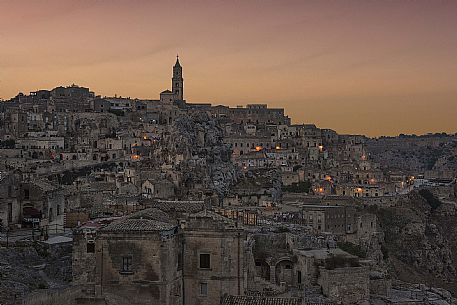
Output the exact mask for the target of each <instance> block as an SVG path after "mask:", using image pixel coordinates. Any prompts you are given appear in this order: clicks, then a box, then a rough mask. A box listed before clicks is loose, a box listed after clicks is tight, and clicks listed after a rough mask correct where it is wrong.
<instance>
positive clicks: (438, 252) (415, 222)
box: [366, 192, 457, 295]
mask: <svg viewBox="0 0 457 305" xmlns="http://www.w3.org/2000/svg"><path fill="white" fill-rule="evenodd" d="M426 198H427V196H424V194H423V193H421V194H420V193H418V192H412V193H410V194H409V195H408V196H405V197H404V198H403V199H402V200H400V202H399V203H398V204H397V205H396V206H394V207H380V206H369V207H366V209H367V210H368V211H369V212H371V213H374V214H376V215H377V216H378V218H379V222H380V226H381V229H382V231H383V232H384V236H385V238H384V244H383V254H384V260H385V262H386V263H387V266H388V269H389V273H390V275H391V276H392V277H393V278H394V279H399V280H401V281H405V282H412V283H426V284H427V285H429V286H434V287H441V288H445V289H447V290H449V291H451V292H452V293H453V294H454V295H456V294H457V225H456V224H457V205H456V203H454V202H440V204H438V205H436V203H435V202H433V201H431V200H430V198H427V199H426ZM435 199H436V198H435Z"/></svg>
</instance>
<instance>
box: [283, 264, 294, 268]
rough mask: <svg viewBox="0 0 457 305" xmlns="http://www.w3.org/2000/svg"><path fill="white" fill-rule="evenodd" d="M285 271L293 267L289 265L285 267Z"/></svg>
mask: <svg viewBox="0 0 457 305" xmlns="http://www.w3.org/2000/svg"><path fill="white" fill-rule="evenodd" d="M284 269H292V266H291V265H289V264H287V265H286V266H285V267H284Z"/></svg>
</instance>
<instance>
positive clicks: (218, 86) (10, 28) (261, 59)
mask: <svg viewBox="0 0 457 305" xmlns="http://www.w3.org/2000/svg"><path fill="white" fill-rule="evenodd" d="M456 29H457V1H450V0H449V1H425V0H421V1H419V0H417V1H406V0H405V1H363V0H358V1H355V0H354V1H351V0H349V1H331V0H328V1H326V0H324V1H302V0H297V1H292V0H287V1H272V0H264V1H261V0H248V1H221V0H212V1H210V0H206V1H200V0H195V1H146V0H144V1H143V0H136V1H127V0H124V1H117V0H115V1H68V0H60V1H57V0H37V1H22V0H19V1H7V0H0V98H1V99H4V100H6V99H9V98H11V97H14V96H15V95H17V94H18V92H23V93H26V94H28V93H29V92H30V91H36V90H39V89H52V88H54V87H57V86H61V85H63V86H68V85H71V84H77V85H80V86H84V87H89V88H90V89H91V90H92V91H94V92H95V93H96V94H98V95H102V96H114V95H115V94H117V95H118V96H119V95H120V96H125V97H132V98H146V99H158V97H159V93H160V92H161V91H163V90H165V89H170V87H171V68H172V66H173V64H174V62H175V60H176V54H177V53H178V54H179V56H180V62H181V64H182V66H183V74H184V95H185V99H186V100H187V101H188V102H190V103H212V104H224V105H228V106H237V105H245V104H251V103H263V104H268V105H269V107H282V108H285V112H286V114H287V115H289V116H290V117H291V118H292V121H293V122H294V123H297V124H298V123H313V124H316V125H318V126H319V127H321V128H331V129H334V130H336V131H337V132H339V133H353V134H366V135H369V136H379V135H398V134H399V133H407V134H412V133H415V134H424V133H428V132H450V133H455V132H457V122H456V118H457V83H456V82H457V33H456Z"/></svg>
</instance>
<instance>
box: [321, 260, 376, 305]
mask: <svg viewBox="0 0 457 305" xmlns="http://www.w3.org/2000/svg"><path fill="white" fill-rule="evenodd" d="M318 282H319V285H320V286H321V287H322V292H323V293H324V295H325V296H327V297H328V298H330V299H331V300H332V301H334V302H341V303H342V304H354V303H357V302H361V301H364V300H368V299H369V296H370V290H369V283H370V280H369V276H368V268H366V267H346V268H336V269H333V270H328V269H325V268H324V267H320V268H319V279H318Z"/></svg>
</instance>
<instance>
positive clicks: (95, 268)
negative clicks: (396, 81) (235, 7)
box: [0, 58, 457, 305]
mask: <svg viewBox="0 0 457 305" xmlns="http://www.w3.org/2000/svg"><path fill="white" fill-rule="evenodd" d="M171 72H172V82H171V88H170V89H169V90H168V89H167V90H165V91H163V92H161V93H160V94H159V96H158V98H157V99H151V100H145V99H136V98H131V97H122V96H114V97H107V96H101V95H98V94H97V93H95V92H92V91H91V90H90V89H89V88H84V87H80V86H77V85H74V84H73V85H70V86H66V87H57V88H54V89H51V90H45V89H43V90H38V91H35V92H30V93H29V94H23V93H19V94H18V95H17V96H15V97H14V98H11V99H10V100H6V101H3V102H1V103H0V245H1V246H0V270H1V272H0V304H24V305H38V304H51V305H52V304H72V305H73V304H74V305H76V304H87V305H92V304H94V305H99V304H110V305H111V304H113V305H121V304H132V305H133V304H134V305H143V304H144V305H146V304H161V305H175V304H176V305H235V304H242V305H257V304H261V305H267V304H269V305H289V304H291V305H292V304H293V305H308V304H309V305H311V304H328V305H330V304H344V305H346V304H376V305H378V304H379V305H381V304H398V305H403V304H408V305H413V304H418V305H422V304H440V305H445V304H456V302H457V299H456V296H457V250H456V249H457V228H455V220H456V217H457V187H456V174H457V135H456V134H452V135H450V134H441V133H440V134H427V135H421V136H417V135H400V136H398V137H379V138H369V137H367V136H364V135H350V134H339V133H338V132H336V131H334V130H332V129H328V128H320V127H317V126H316V125H314V124H302V123H300V124H295V123H292V120H291V119H290V118H289V117H288V115H287V114H286V113H287V110H285V109H276V108H269V107H268V105H266V104H248V105H246V106H237V107H228V106H224V105H213V104H209V103H195V102H193V101H186V99H185V94H184V78H183V67H182V66H181V64H180V61H179V58H177V59H176V62H175V64H174V66H173V68H172V71H171ZM164 77H166V76H164ZM361 130H362V129H361Z"/></svg>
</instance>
